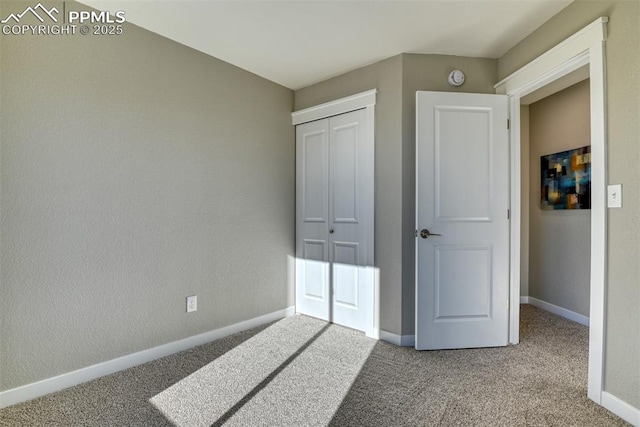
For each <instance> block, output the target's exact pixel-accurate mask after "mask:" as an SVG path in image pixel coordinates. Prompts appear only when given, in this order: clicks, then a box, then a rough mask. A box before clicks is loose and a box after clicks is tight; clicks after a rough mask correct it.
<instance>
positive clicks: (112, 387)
mask: <svg viewBox="0 0 640 427" xmlns="http://www.w3.org/2000/svg"><path fill="white" fill-rule="evenodd" d="M587 345H588V329H587V328H586V327H584V326H581V325H578V324H576V323H573V322H570V321H567V320H565V319H562V318H560V317H557V316H555V315H553V314H550V313H547V312H545V311H542V310H539V309H536V308H534V307H531V306H528V305H525V306H522V308H521V343H520V344H519V345H517V346H511V347H505V348H494V349H475V350H448V351H432V352H417V351H415V350H413V349H410V348H399V347H395V346H393V345H390V344H387V343H384V342H377V341H374V340H371V339H368V338H366V337H364V336H363V335H362V334H360V333H358V332H355V331H352V330H349V329H346V328H342V327H339V326H335V325H327V324H326V323H324V322H321V321H318V320H315V319H311V318H307V317H304V316H294V317H291V318H287V319H284V320H282V321H279V322H276V323H274V324H271V325H269V326H267V327H263V328H257V329H254V330H251V331H248V332H244V333H241V334H237V335H234V336H231V337H228V338H225V339H222V340H219V341H216V342H214V343H211V344H207V345H204V346H201V347H198V348H195V349H193V350H190V351H186V352H183V353H180V354H177V355H173V356H169V357H166V358H163V359H160V360H157V361H154V362H151V363H148V364H145V365H142V366H139V367H136V368H132V369H128V370H126V371H122V372H119V373H116V374H113V375H110V376H108V377H104V378H101V379H98V380H95V381H92V382H89V383H86V384H82V385H80V386H77V387H73V388H70V389H68V390H64V391H61V392H58V393H54V394H51V395H48V396H44V397H42V398H39V399H35V400H33V401H31V402H26V403H24V404H20V405H16V406H13V407H10V408H5V409H3V410H0V425H1V426H40V425H47V426H71V425H73V426H76V425H78V426H79V425H84V426H94V425H95V426H155V425H159V426H164V425H168V426H171V425H174V426H212V425H236V426H316V425H317V426H321V425H334V426H618V425H626V424H625V423H624V422H623V421H622V420H620V419H619V418H617V417H616V416H614V415H613V414H611V413H610V412H608V411H606V410H605V409H603V408H601V407H599V406H597V405H596V404H594V403H593V402H591V401H590V400H589V399H587V397H586V384H587Z"/></svg>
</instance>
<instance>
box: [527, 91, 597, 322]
mask: <svg viewBox="0 0 640 427" xmlns="http://www.w3.org/2000/svg"><path fill="white" fill-rule="evenodd" d="M589 114H590V104H589V80H585V81H583V82H580V83H578V84H576V85H573V86H571V87H568V88H567V89H565V90H563V91H560V92H558V93H556V94H554V95H552V96H549V97H547V98H545V99H542V100H540V101H538V102H536V103H533V104H531V105H529V120H530V123H529V138H530V144H531V145H530V156H529V171H530V175H529V177H530V180H529V182H530V187H529V189H530V190H529V195H530V198H529V202H530V210H529V233H530V240H529V243H530V244H529V296H532V297H534V298H537V299H539V300H542V301H546V302H549V303H551V304H555V305H557V306H559V307H564V308H566V309H568V310H571V311H574V312H576V313H580V314H582V315H584V316H587V317H588V316H589V289H590V287H589V280H590V278H591V276H590V274H589V272H590V268H591V260H590V256H591V211H590V210H553V211H550V210H542V209H541V208H540V156H544V155H547V154H552V153H557V152H560V151H566V150H571V149H573V148H580V147H584V146H585V145H590V144H591V127H590V126H591V124H590V120H589Z"/></svg>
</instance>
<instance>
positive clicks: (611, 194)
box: [607, 184, 622, 208]
mask: <svg viewBox="0 0 640 427" xmlns="http://www.w3.org/2000/svg"><path fill="white" fill-rule="evenodd" d="M607 206H608V207H610V208H621V207H622V184H612V185H609V186H607Z"/></svg>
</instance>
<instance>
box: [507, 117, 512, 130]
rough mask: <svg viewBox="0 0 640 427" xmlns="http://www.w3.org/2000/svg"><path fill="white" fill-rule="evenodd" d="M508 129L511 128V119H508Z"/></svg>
mask: <svg viewBox="0 0 640 427" xmlns="http://www.w3.org/2000/svg"><path fill="white" fill-rule="evenodd" d="M507 129H511V120H509V119H507Z"/></svg>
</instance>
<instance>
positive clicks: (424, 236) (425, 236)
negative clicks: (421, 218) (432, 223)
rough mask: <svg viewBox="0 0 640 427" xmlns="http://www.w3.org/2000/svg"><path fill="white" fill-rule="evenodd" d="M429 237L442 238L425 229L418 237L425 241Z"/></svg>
mask: <svg viewBox="0 0 640 427" xmlns="http://www.w3.org/2000/svg"><path fill="white" fill-rule="evenodd" d="M429 236H442V234H436V233H432V232H430V231H429V230H427V229H426V228H423V229H422V230H420V237H422V238H423V239H426V238H428V237H429Z"/></svg>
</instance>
